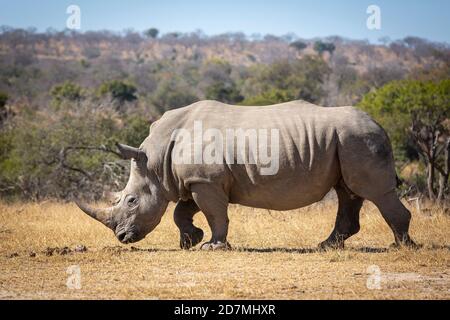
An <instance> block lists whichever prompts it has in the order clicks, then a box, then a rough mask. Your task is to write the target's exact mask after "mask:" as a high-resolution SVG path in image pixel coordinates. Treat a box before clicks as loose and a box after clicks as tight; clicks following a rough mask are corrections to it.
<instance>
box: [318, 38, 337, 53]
mask: <svg viewBox="0 0 450 320" xmlns="http://www.w3.org/2000/svg"><path fill="white" fill-rule="evenodd" d="M335 49H336V46H335V45H334V44H333V43H331V42H322V41H316V42H315V43H314V51H316V52H317V53H318V54H320V55H321V54H322V53H324V52H325V51H328V52H329V53H330V54H333V52H334V50H335Z"/></svg>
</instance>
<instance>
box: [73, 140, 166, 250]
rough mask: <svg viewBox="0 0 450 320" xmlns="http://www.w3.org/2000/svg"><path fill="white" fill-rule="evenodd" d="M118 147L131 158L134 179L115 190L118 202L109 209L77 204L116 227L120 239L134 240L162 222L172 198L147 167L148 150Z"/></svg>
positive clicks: (125, 240)
mask: <svg viewBox="0 0 450 320" xmlns="http://www.w3.org/2000/svg"><path fill="white" fill-rule="evenodd" d="M117 147H118V149H119V151H120V153H121V155H122V157H123V158H124V159H129V160H130V159H131V169H130V178H129V180H128V183H127V185H126V187H125V189H123V190H122V191H120V192H116V193H114V201H113V202H114V203H113V205H112V206H111V207H109V208H103V209H97V208H92V207H90V206H88V205H86V204H84V203H80V202H76V204H77V206H78V207H79V208H80V209H81V210H82V211H83V212H85V213H86V214H88V215H89V216H91V217H92V218H94V219H96V220H98V221H100V222H101V223H103V224H104V225H105V226H107V227H108V228H110V229H112V230H113V231H114V233H115V235H116V237H117V239H119V241H120V242H122V243H132V242H136V241H139V240H142V239H143V238H145V236H146V235H147V234H148V233H150V232H151V231H152V230H153V229H154V228H155V227H156V226H157V225H158V224H159V222H160V221H161V217H162V216H163V214H164V212H165V211H166V209H167V205H168V203H169V201H168V200H167V199H166V198H165V196H164V195H163V193H162V190H161V187H160V185H159V182H158V179H157V177H156V175H155V173H154V172H153V171H152V170H148V169H147V155H146V154H145V152H144V151H143V150H141V149H137V148H133V147H129V146H126V145H122V144H117Z"/></svg>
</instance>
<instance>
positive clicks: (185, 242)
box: [173, 200, 203, 249]
mask: <svg viewBox="0 0 450 320" xmlns="http://www.w3.org/2000/svg"><path fill="white" fill-rule="evenodd" d="M199 211H200V208H199V207H198V206H197V204H196V203H195V202H194V201H193V200H188V201H179V202H178V203H177V206H176V207H175V211H174V213H173V217H174V220H175V224H176V225H177V227H178V228H179V229H180V247H181V249H190V248H191V247H193V246H195V245H197V244H198V243H200V242H201V241H202V240H203V230H202V229H200V228H197V227H196V226H194V224H193V217H194V215H195V214H196V213H197V212H199Z"/></svg>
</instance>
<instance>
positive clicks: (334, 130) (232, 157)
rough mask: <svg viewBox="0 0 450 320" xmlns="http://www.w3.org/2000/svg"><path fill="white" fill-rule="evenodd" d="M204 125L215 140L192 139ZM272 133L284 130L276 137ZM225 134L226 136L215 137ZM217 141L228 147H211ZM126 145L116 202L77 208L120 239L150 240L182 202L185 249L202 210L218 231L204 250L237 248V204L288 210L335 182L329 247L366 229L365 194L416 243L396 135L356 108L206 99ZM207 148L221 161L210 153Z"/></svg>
mask: <svg viewBox="0 0 450 320" xmlns="http://www.w3.org/2000/svg"><path fill="white" fill-rule="evenodd" d="M199 125H201V128H202V130H203V132H204V134H203V136H201V138H203V140H205V136H206V135H207V134H206V133H207V132H209V133H210V134H209V140H208V139H207V138H206V140H205V141H200V143H203V142H205V143H204V144H203V145H202V144H200V145H199V141H198V140H197V141H196V140H195V139H194V141H192V137H194V136H195V135H196V134H197V138H198V132H195V127H196V126H197V127H198V126H199ZM180 129H181V130H180ZM197 129H198V128H197ZM210 129H211V130H212V131H211V130H210ZM208 130H209V131H208ZM252 130H253V131H252ZM230 132H234V133H236V132H239V133H240V134H242V132H244V135H246V137H245V139H244V142H246V143H244V144H242V143H241V144H239V142H238V141H237V140H239V135H238V134H236V135H235V136H234V138H232V139H229V138H228V137H229V135H228V133H230ZM252 132H253V133H254V132H257V133H259V134H261V133H263V134H261V135H259V136H257V139H258V138H259V139H260V141H257V142H259V143H260V145H263V146H264V144H261V143H262V142H264V141H262V138H264V137H265V138H267V140H271V141H270V145H268V143H266V145H265V146H266V147H267V151H268V153H267V154H266V156H267V155H268V154H269V153H271V158H270V159H271V160H273V161H274V162H276V165H274V166H272V168H271V169H272V170H269V168H268V163H267V161H266V162H265V163H263V162H262V159H263V157H262V154H260V157H259V158H258V155H257V154H256V155H255V154H252V152H253V153H254V152H255V149H251V148H250V145H251V141H250V140H252V139H253V138H255V137H254V136H253V137H252V135H251V134H252ZM268 132H271V133H276V134H274V135H272V136H271V138H270V139H268V136H269V135H268V134H267V133H268ZM264 134H265V135H264ZM189 137H190V138H191V139H189ZM224 137H227V138H226V141H222V143H221V142H220V141H216V140H217V139H219V138H224ZM213 138H214V139H213ZM208 142H209V144H208ZM213 142H214V143H213ZM241 142H242V141H241ZM253 142H255V140H253ZM211 146H215V147H223V148H224V151H223V152H219V151H221V150H218V149H216V150H215V151H214V152H211V150H212V149H211ZM118 148H119V150H120V152H121V154H122V155H123V157H124V158H126V159H131V173H130V178H129V181H128V183H127V185H126V187H125V189H124V190H123V191H121V192H119V193H118V194H117V197H116V202H115V204H114V205H113V206H112V207H110V208H107V209H94V208H91V207H90V206H88V205H85V204H81V203H78V206H79V207H80V208H81V210H83V211H84V212H85V213H87V214H88V215H90V216H91V217H93V218H95V219H97V220H98V221H100V222H102V223H103V224H105V225H106V226H107V227H109V228H111V229H112V230H113V231H114V232H115V234H116V236H117V238H118V239H119V240H120V241H121V242H122V243H131V242H136V241H139V240H141V239H143V238H144V237H145V236H146V235H147V234H148V233H149V232H151V231H152V230H153V229H154V228H155V227H156V226H157V225H158V223H159V222H160V220H161V217H162V215H163V214H164V212H165V211H166V208H167V205H168V203H169V202H170V201H173V202H177V205H176V208H175V212H174V219H175V223H176V225H177V226H178V228H179V229H180V245H181V247H182V248H185V249H187V248H190V247H192V246H194V245H196V244H198V243H199V242H200V241H201V240H202V239H203V231H202V230H201V229H199V228H197V227H195V226H194V225H193V216H194V215H195V214H196V213H197V212H199V211H202V212H203V213H204V215H205V216H206V219H207V221H208V224H209V226H210V228H211V231H212V238H211V240H210V241H208V242H206V243H204V244H203V245H202V246H201V248H202V249H218V248H220V249H223V248H229V244H228V242H227V233H228V215H227V208H228V204H229V203H237V204H241V205H244V206H250V207H256V208H265V209H273V210H290V209H296V208H300V207H304V206H307V205H310V204H312V203H314V202H317V201H319V200H321V199H322V198H323V197H324V196H325V195H326V194H327V193H328V192H329V191H330V190H331V189H332V188H334V189H335V190H336V193H337V196H338V200H339V208H338V212H337V218H336V223H335V227H334V230H333V231H332V232H331V235H330V236H329V237H328V239H326V240H325V241H323V242H322V243H321V244H320V247H321V248H325V247H334V248H336V247H343V245H344V241H345V240H346V239H347V238H349V237H350V236H352V235H354V234H356V233H357V232H358V231H359V228H360V226H359V211H360V209H361V206H362V203H363V201H364V200H365V199H367V200H370V201H372V202H373V203H374V204H375V205H376V206H377V207H378V209H379V210H380V212H381V214H382V216H383V218H384V219H385V220H386V222H387V223H388V225H389V227H390V228H391V229H392V231H393V234H394V238H395V243H396V244H397V245H400V244H406V245H412V246H413V245H414V242H413V241H412V240H411V238H410V237H409V234H408V229H409V222H410V218H411V214H410V212H409V211H408V210H407V209H406V208H405V207H404V206H403V204H402V203H401V201H400V200H399V198H398V197H397V195H396V192H395V188H396V186H397V181H398V178H397V176H396V173H395V169H394V158H393V155H392V149H391V145H390V142H389V139H388V136H387V135H386V133H385V131H384V130H383V129H382V128H381V127H380V126H379V125H378V124H377V123H376V122H375V121H374V120H372V119H371V118H370V117H369V116H368V115H367V114H366V113H364V112H362V111H360V110H358V109H355V108H353V107H335V108H324V107H320V106H316V105H313V104H310V103H307V102H305V101H292V102H288V103H282V104H277V105H272V106H234V105H228V104H223V103H220V102H217V101H201V102H197V103H194V104H192V105H189V106H187V107H184V108H180V109H176V110H172V111H168V112H166V113H165V114H164V115H163V116H162V117H161V119H159V120H158V121H156V122H154V123H153V124H152V126H151V128H150V134H149V136H148V137H147V138H146V139H145V140H144V142H143V143H142V144H141V146H140V147H139V148H133V147H128V146H125V145H120V144H118ZM207 148H209V149H208V150H209V151H210V154H209V158H211V157H212V158H213V160H214V161H211V159H209V160H208V161H206V160H207V159H206V158H205V159H203V158H202V157H203V156H205V155H204V154H202V152H203V153H204V152H205V151H207V150H206V149H207ZM213 149H214V148H213ZM261 150H263V149H256V151H261ZM190 151H192V154H189V152H190ZM199 151H200V157H199V156H198V155H199ZM263 151H264V150H263ZM242 154H244V155H245V154H247V155H246V156H244V157H242ZM249 154H250V155H249ZM183 157H184V158H183ZM175 158H176V159H177V161H175ZM255 158H258V159H259V160H258V159H256V160H255ZM180 159H184V160H185V161H180ZM192 159H193V160H192ZM243 159H244V161H242V160H243ZM186 160H191V161H190V162H189V161H186ZM203 160H204V161H203ZM219 160H222V161H219ZM252 160H254V161H252ZM266 160H267V157H266ZM273 169H275V170H273ZM264 170H266V171H265V172H266V174H263V173H264Z"/></svg>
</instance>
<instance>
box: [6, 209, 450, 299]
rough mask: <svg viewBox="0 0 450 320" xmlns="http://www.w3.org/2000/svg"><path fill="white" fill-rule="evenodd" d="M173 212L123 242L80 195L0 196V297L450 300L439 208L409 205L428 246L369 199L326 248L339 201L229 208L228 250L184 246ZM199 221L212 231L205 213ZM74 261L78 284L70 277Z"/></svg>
mask: <svg viewBox="0 0 450 320" xmlns="http://www.w3.org/2000/svg"><path fill="white" fill-rule="evenodd" d="M172 210H173V207H170V208H169V210H168V212H167V213H166V215H165V216H164V218H163V221H162V222H161V224H160V225H159V226H158V227H157V228H156V230H155V231H154V232H153V233H151V234H150V235H148V236H147V238H146V239H145V240H143V241H141V242H138V243H136V244H133V245H121V244H120V243H119V242H118V241H117V240H116V239H115V238H114V235H113V234H112V232H111V231H110V230H108V229H106V228H105V227H103V226H102V225H100V224H99V223H98V222H96V221H93V220H92V219H90V218H89V217H87V216H85V215H84V214H82V213H81V212H80V211H79V210H78V209H77V208H76V207H75V206H74V205H71V204H60V203H55V202H44V203H40V204H37V203H30V204H14V205H7V204H1V203H0V266H1V272H0V299H222V298H223V299H449V298H450V217H449V215H446V214H444V213H442V212H441V211H439V210H434V211H433V212H431V213H430V214H428V215H425V214H422V213H418V212H415V211H414V210H412V212H413V220H412V223H411V235H412V236H413V238H414V239H415V240H416V241H417V242H418V243H420V244H422V245H423V247H422V248H421V249H419V250H410V249H406V248H402V249H391V248H389V245H390V244H391V242H392V240H393V237H392V234H391V232H390V230H389V228H388V226H387V225H386V223H385V222H384V221H383V219H382V218H381V215H380V214H379V212H378V211H377V210H376V208H375V207H374V206H373V205H372V204H370V203H366V204H365V206H364V208H363V211H362V214H361V231H360V232H359V234H357V235H356V236H354V237H352V238H351V239H349V240H348V241H347V243H346V249H345V250H334V251H327V252H317V251H315V247H316V245H317V244H318V243H319V242H320V241H321V240H324V239H325V238H326V237H327V236H328V234H329V233H330V232H331V229H332V227H333V224H334V219H335V212H336V205H335V204H334V203H332V202H331V203H330V202H328V203H320V204H316V205H313V206H310V207H307V208H304V209H301V210H295V211H291V212H274V211H272V212H268V211H267V210H259V209H258V210H257V209H251V208H245V207H240V206H232V207H231V208H230V232H229V240H230V242H231V244H232V245H233V248H234V250H232V251H229V252H202V251H200V250H198V249H192V250H190V251H182V250H181V249H179V248H178V230H177V228H176V226H175V224H174V223H173V221H172ZM195 224H196V225H198V226H200V227H201V228H202V229H203V230H204V231H205V240H207V239H209V236H210V231H209V228H208V227H207V224H206V221H205V219H204V217H203V216H202V214H198V215H197V216H196V218H195ZM76 246H78V249H77V250H75V248H76ZM82 246H85V247H86V248H87V251H84V248H83V247H82ZM73 265H75V266H78V267H79V270H80V275H81V277H80V279H81V282H80V285H81V288H80V289H74V288H68V286H67V284H66V282H67V280H68V278H69V279H74V278H73V271H70V270H73V269H69V270H68V268H69V267H70V266H73ZM71 272H72V273H71ZM378 275H379V276H378Z"/></svg>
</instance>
